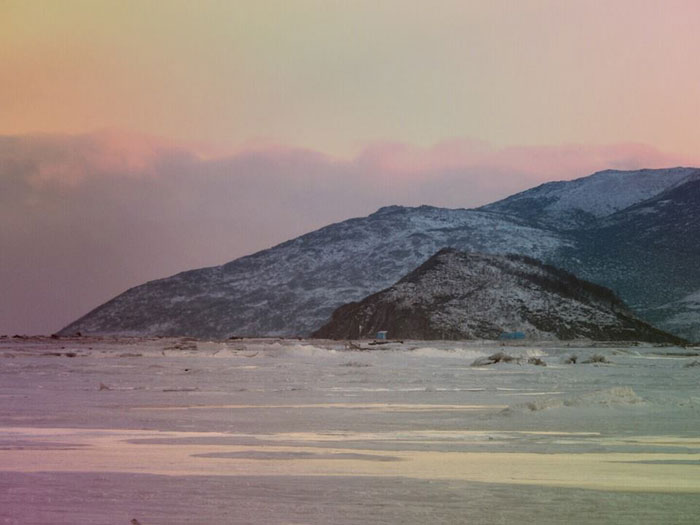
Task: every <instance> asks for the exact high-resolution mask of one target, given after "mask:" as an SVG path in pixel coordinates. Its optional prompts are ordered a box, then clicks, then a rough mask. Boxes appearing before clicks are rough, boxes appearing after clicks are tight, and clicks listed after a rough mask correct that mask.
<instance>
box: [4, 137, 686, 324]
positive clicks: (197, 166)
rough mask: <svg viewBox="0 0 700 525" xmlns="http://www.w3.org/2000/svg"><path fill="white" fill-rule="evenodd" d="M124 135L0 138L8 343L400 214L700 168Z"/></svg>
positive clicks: (623, 153)
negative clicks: (312, 235)
mask: <svg viewBox="0 0 700 525" xmlns="http://www.w3.org/2000/svg"><path fill="white" fill-rule="evenodd" d="M211 152H212V150H211V149H207V148H206V147H203V146H201V145H194V146H193V145H189V144H176V143H173V142H170V141H167V140H163V139H157V138H153V137H148V136H143V135H134V134H126V133H119V132H115V131H108V132H100V133H96V134H86V135H32V136H5V137H0V224H2V226H1V227H0V246H2V251H0V289H2V295H1V299H0V333H15V332H25V333H40V332H43V333H47V332H51V331H55V330H57V329H59V328H61V327H62V326H63V325H65V324H67V323H68V322H70V321H72V320H74V319H75V318H77V317H79V316H80V315H82V314H84V313H87V311H89V310H90V309H92V308H94V307H95V306H97V305H98V304H100V303H101V302H103V301H105V300H108V299H109V298H111V297H112V296H114V295H116V294H118V293H120V292H122V291H124V290H125V289H126V288H128V287H130V286H134V285H138V284H141V283H142V282H145V281H147V280H150V279H155V278H160V277H165V276H167V275H171V274H173V273H176V272H178V271H182V270H187V269H191V268H196V267H201V266H208V265H215V264H221V263H224V262H227V261H229V260H232V259H234V258H236V257H239V256H242V255H245V254H248V253H252V252H254V251H257V250H260V249H264V248H267V247H270V246H272V245H274V244H276V243H279V242H282V241H284V240H287V239H289V238H292V237H295V236H297V235H300V234H302V233H305V232H308V231H310V230H313V229H316V228H319V227H321V226H324V225H326V224H328V223H330V222H334V221H340V220H343V219H346V218H349V217H353V216H361V215H366V214H368V213H371V212H373V211H374V210H376V209H377V208H378V207H380V206H384V205H389V204H403V205H419V204H432V205H436V206H448V207H474V206H478V205H481V204H486V203H488V202H491V201H493V200H497V199H499V198H502V197H506V196H508V195H509V194H512V193H514V192H517V191H521V190H524V189H526V188H528V187H531V186H534V185H536V184H539V183H542V182H544V181H547V180H554V179H557V180H561V179H570V178H574V177H579V176H584V175H588V174H590V173H592V172H594V171H597V170H600V169H605V168H610V167H612V168H618V169H633V168H640V167H664V166H671V165H678V164H688V163H690V162H689V160H688V159H683V158H680V157H676V156H673V155H667V154H664V153H662V152H659V151H657V150H655V149H653V148H650V147H648V146H644V145H634V144H627V145H625V144H623V145H609V146H576V145H570V146H556V147H555V146H551V147H513V148H506V149H494V148H492V147H490V146H489V145H488V144H485V143H481V142H476V141H469V140H453V141H448V142H443V143H440V144H437V145H435V146H433V147H430V148H419V147H414V146H410V145H406V144H400V143H388V142H387V143H374V144H369V145H368V146H367V147H366V148H365V149H364V150H363V151H362V152H361V153H360V154H358V155H357V156H356V157H355V158H352V159H344V160H343V159H336V158H332V157H329V156H327V155H324V154H322V153H319V152H315V151H310V150H300V149H291V148H285V147H282V146H277V147H270V146H265V147H258V148H257V149H250V150H244V151H239V152H237V153H234V154H231V155H228V156H218V157H214V158H211Z"/></svg>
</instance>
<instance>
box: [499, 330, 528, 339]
mask: <svg viewBox="0 0 700 525" xmlns="http://www.w3.org/2000/svg"><path fill="white" fill-rule="evenodd" d="M498 338H499V339H501V340H511V339H525V332H503V333H502V334H501V335H499V336H498Z"/></svg>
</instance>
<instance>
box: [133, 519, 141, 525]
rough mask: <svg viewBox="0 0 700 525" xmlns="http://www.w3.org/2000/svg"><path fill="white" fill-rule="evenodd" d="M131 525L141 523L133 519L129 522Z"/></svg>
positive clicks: (139, 524)
mask: <svg viewBox="0 0 700 525" xmlns="http://www.w3.org/2000/svg"><path fill="white" fill-rule="evenodd" d="M131 525H141V522H140V521H139V520H137V519H136V518H134V519H133V520H131Z"/></svg>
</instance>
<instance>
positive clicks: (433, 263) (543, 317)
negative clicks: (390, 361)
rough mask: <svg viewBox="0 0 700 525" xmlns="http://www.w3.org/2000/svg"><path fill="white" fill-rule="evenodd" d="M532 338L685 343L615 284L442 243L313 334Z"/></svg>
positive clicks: (340, 310) (517, 257)
mask: <svg viewBox="0 0 700 525" xmlns="http://www.w3.org/2000/svg"><path fill="white" fill-rule="evenodd" d="M379 330H386V331H388V335H389V337H391V338H406V339H474V338H476V339H497V338H499V337H500V336H501V335H502V334H504V333H506V332H514V331H518V332H523V333H524V334H526V336H528V337H530V338H537V339H541V338H555V339H575V338H589V339H594V340H617V341H622V340H641V341H652V342H668V343H676V344H678V343H683V342H684V341H683V340H682V339H680V338H678V337H675V336H673V335H670V334H667V333H665V332H662V331H661V330H658V329H656V328H654V327H652V326H651V325H649V324H647V323H645V322H643V321H641V320H640V319H638V318H637V317H635V316H634V314H633V313H632V312H631V311H630V310H629V309H628V308H627V307H626V306H625V304H624V303H623V302H622V301H621V300H620V299H619V298H618V297H617V296H616V295H615V294H614V293H613V292H612V291H611V290H609V289H607V288H604V287H602V286H599V285H596V284H593V283H590V282H588V281H584V280H581V279H578V278H576V277H575V276H574V275H572V274H570V273H568V272H565V271H563V270H560V269H558V268H555V267H553V266H549V265H545V264H543V263H541V262H539V261H537V260H535V259H532V258H530V257H526V256H523V255H490V254H482V253H464V252H459V251H456V250H453V249H444V250H441V251H440V252H438V253H437V254H435V255H434V256H433V257H431V258H430V259H429V260H428V261H426V262H425V263H424V264H422V265H421V266H419V267H418V268H417V269H415V270H414V271H412V272H411V273H409V274H408V275H406V276H405V277H403V278H402V279H401V280H400V281H398V282H397V283H396V284H395V285H393V286H392V287H390V288H388V289H386V290H383V291H381V292H379V293H376V294H373V295H370V296H369V297H367V298H365V299H364V300H362V301H360V302H354V303H350V304H346V305H344V306H341V307H340V308H338V309H337V310H336V311H335V312H334V313H333V315H332V318H331V320H330V322H329V323H327V324H326V325H325V326H323V327H322V328H321V329H319V330H318V331H316V332H315V333H314V336H315V337H322V338H331V339H355V338H363V337H372V336H373V335H374V334H375V333H376V332H377V331H379Z"/></svg>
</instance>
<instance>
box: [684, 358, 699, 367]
mask: <svg viewBox="0 0 700 525" xmlns="http://www.w3.org/2000/svg"><path fill="white" fill-rule="evenodd" d="M694 367H700V361H698V360H697V359H696V360H695V361H691V362H690V363H686V364H685V365H684V366H683V368H694Z"/></svg>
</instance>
